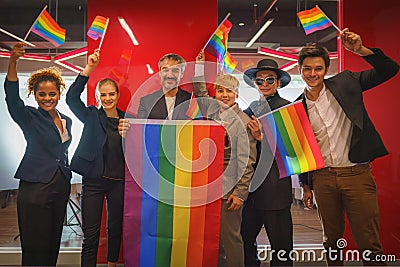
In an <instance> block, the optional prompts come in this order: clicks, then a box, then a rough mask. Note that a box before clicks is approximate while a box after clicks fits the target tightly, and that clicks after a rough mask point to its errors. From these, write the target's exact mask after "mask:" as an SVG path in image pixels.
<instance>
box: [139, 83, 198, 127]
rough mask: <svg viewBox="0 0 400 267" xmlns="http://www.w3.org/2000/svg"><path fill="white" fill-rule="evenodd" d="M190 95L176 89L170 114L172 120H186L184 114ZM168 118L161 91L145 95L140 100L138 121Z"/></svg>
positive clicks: (186, 117)
mask: <svg viewBox="0 0 400 267" xmlns="http://www.w3.org/2000/svg"><path fill="white" fill-rule="evenodd" d="M190 98H191V94H190V93H188V92H186V91H185V90H182V89H181V88H180V87H178V93H177V94H176V99H175V106H174V111H173V113H172V119H173V120H185V119H188V116H187V115H186V112H187V110H188V108H189V102H190ZM167 116H168V111H167V107H166V104H165V96H164V93H163V91H162V89H160V90H158V91H155V92H154V93H152V94H149V95H146V96H144V97H142V98H141V99H140V104H139V109H138V118H139V119H160V120H165V119H166V118H167Z"/></svg>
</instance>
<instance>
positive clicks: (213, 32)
mask: <svg viewBox="0 0 400 267" xmlns="http://www.w3.org/2000/svg"><path fill="white" fill-rule="evenodd" d="M230 15H231V13H228V14H227V15H226V16H225V18H224V19H223V20H222V21H221V23H220V24H219V25H218V27H217V28H216V29H215V31H214V32H213V33H212V34H211V36H210V38H209V39H208V41H207V42H206V44H205V45H204V46H203V48H202V49H201V50H204V49H205V48H206V46H207V44H208V42H209V41H210V40H211V38H212V37H213V36H214V33H215V32H216V31H217V30H218V28H219V26H221V24H222V23H224V21H225V20H226V19H227V18H228V17H229V16H230Z"/></svg>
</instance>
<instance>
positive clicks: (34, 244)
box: [17, 170, 71, 266]
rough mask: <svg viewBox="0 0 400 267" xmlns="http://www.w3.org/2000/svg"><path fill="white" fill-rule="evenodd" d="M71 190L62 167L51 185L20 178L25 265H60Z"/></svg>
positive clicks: (21, 230)
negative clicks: (58, 259)
mask: <svg viewBox="0 0 400 267" xmlns="http://www.w3.org/2000/svg"><path fill="white" fill-rule="evenodd" d="M70 190H71V186H70V183H69V181H68V180H67V179H66V178H65V177H64V175H63V174H62V172H61V171H60V170H58V171H57V172H56V174H55V175H54V177H53V179H52V180H51V181H50V182H49V183H47V184H43V183H31V182H26V181H22V180H21V181H20V183H19V190H18V197H17V212H18V227H19V233H20V239H21V248H22V265H23V266H56V263H57V258H58V252H59V250H60V242H61V234H62V228H63V221H64V218H65V212H66V209H67V202H68V199H69V194H70Z"/></svg>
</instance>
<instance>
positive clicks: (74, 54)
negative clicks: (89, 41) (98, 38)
mask: <svg viewBox="0 0 400 267" xmlns="http://www.w3.org/2000/svg"><path fill="white" fill-rule="evenodd" d="M87 52H88V50H87V46H85V47H82V48H78V49H75V50H72V51H68V52H65V53H62V54H59V55H57V56H55V57H54V61H64V60H68V59H71V58H74V57H79V56H82V55H85V54H87Z"/></svg>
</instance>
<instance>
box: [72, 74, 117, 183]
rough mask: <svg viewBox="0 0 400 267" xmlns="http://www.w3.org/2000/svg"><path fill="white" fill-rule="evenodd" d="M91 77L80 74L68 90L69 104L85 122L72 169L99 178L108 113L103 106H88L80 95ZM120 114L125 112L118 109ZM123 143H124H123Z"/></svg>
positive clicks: (102, 166) (85, 175) (90, 177)
mask: <svg viewBox="0 0 400 267" xmlns="http://www.w3.org/2000/svg"><path fill="white" fill-rule="evenodd" d="M88 79H89V77H85V76H82V75H78V77H76V79H75V81H74V83H73V84H72V85H71V86H70V88H69V90H68V92H67V104H68V106H69V108H70V109H71V111H72V112H73V113H74V114H75V116H76V117H77V118H78V119H79V120H80V121H81V122H82V123H83V124H84V126H83V130H82V136H81V139H80V141H79V144H78V147H77V148H76V150H75V153H74V156H73V157H72V159H71V169H72V170H73V171H74V172H76V173H78V174H80V175H82V176H83V177H85V178H88V179H97V178H100V177H101V176H102V175H103V171H104V160H103V147H104V145H105V143H106V140H107V133H106V126H107V115H106V113H105V112H104V110H103V108H100V109H98V108H96V107H94V106H89V107H86V105H85V104H84V103H83V102H82V100H81V98H80V96H81V93H82V92H83V90H84V89H85V85H86V83H87V81H88ZM117 111H118V116H119V117H120V118H124V116H125V113H124V112H122V111H121V110H119V109H117ZM121 145H122V144H121Z"/></svg>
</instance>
